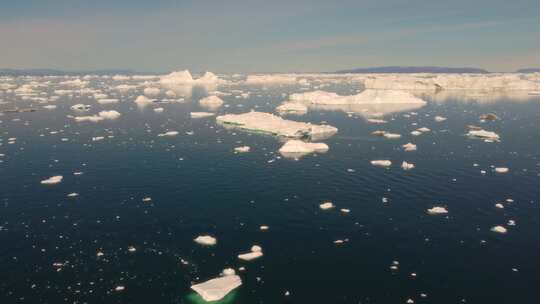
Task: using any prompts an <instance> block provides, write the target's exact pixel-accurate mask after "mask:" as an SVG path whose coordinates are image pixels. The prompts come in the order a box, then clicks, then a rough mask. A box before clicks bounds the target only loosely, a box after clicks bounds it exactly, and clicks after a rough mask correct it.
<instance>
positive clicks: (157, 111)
mask: <svg viewBox="0 0 540 304" xmlns="http://www.w3.org/2000/svg"><path fill="white" fill-rule="evenodd" d="M164 110H165V109H163V108H155V109H154V112H156V113H163V111H164Z"/></svg>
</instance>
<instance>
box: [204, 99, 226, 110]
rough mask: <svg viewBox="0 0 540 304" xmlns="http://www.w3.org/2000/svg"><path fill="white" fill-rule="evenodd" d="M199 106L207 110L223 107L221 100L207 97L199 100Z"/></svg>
mask: <svg viewBox="0 0 540 304" xmlns="http://www.w3.org/2000/svg"><path fill="white" fill-rule="evenodd" d="M199 104H200V105H201V107H205V108H207V109H217V108H219V107H221V106H222V105H223V100H222V99H221V98H219V97H217V96H208V97H205V98H203V99H201V100H199Z"/></svg>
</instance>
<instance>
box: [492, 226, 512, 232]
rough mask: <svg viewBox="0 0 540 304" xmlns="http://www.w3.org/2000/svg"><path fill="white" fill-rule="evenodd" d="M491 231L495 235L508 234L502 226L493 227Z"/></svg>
mask: <svg viewBox="0 0 540 304" xmlns="http://www.w3.org/2000/svg"><path fill="white" fill-rule="evenodd" d="M491 231H493V232H496V233H501V234H505V233H506V232H508V229H506V228H505V227H503V226H495V227H493V228H491Z"/></svg>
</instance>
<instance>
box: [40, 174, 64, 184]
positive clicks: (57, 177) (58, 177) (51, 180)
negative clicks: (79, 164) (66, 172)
mask: <svg viewBox="0 0 540 304" xmlns="http://www.w3.org/2000/svg"><path fill="white" fill-rule="evenodd" d="M62 179H64V177H63V176H62V175H55V176H51V177H49V178H47V179H44V180H42V181H41V184H43V185H55V184H59V183H60V182H62Z"/></svg>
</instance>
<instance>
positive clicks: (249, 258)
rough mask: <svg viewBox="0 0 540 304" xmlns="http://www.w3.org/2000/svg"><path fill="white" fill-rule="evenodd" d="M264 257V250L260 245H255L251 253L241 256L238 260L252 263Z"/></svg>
mask: <svg viewBox="0 0 540 304" xmlns="http://www.w3.org/2000/svg"><path fill="white" fill-rule="evenodd" d="M262 256H263V252H262V248H261V247H260V246H258V245H253V246H252V247H251V251H250V252H247V253H243V254H239V255H238V258H239V259H240V260H243V261H252V260H255V259H258V258H260V257H262Z"/></svg>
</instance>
